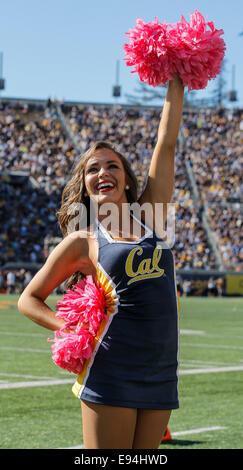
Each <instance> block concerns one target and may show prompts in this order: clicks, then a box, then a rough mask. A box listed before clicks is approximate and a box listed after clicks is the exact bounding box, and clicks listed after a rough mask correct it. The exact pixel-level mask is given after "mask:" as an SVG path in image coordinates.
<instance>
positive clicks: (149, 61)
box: [124, 17, 174, 87]
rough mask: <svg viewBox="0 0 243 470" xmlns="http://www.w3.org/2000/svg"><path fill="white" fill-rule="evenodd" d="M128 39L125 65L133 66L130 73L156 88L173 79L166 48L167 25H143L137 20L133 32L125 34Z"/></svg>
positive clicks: (141, 21) (157, 23)
mask: <svg viewBox="0 0 243 470" xmlns="http://www.w3.org/2000/svg"><path fill="white" fill-rule="evenodd" d="M125 36H127V37H129V39H130V41H129V43H128V44H124V50H125V52H126V56H125V60H126V65H128V66H133V67H134V70H133V71H132V73H134V72H137V73H138V75H139V78H140V80H141V81H143V82H145V83H148V85H152V86H153V87H156V86H157V85H165V84H166V82H167V80H168V79H173V72H174V70H173V69H172V64H171V61H170V56H169V53H168V52H169V51H168V48H167V41H168V25H166V24H165V23H159V20H158V17H156V19H155V21H151V22H150V23H145V22H144V21H143V20H142V19H141V18H137V21H136V27H135V29H134V30H132V29H129V33H125Z"/></svg>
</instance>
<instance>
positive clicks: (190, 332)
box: [180, 330, 206, 336]
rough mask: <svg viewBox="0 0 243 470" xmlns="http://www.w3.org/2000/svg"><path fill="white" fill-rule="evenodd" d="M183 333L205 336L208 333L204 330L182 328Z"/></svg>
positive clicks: (181, 332)
mask: <svg viewBox="0 0 243 470" xmlns="http://www.w3.org/2000/svg"><path fill="white" fill-rule="evenodd" d="M180 334H181V335H196V336H204V335H205V334H206V333H205V331H202V330H180Z"/></svg>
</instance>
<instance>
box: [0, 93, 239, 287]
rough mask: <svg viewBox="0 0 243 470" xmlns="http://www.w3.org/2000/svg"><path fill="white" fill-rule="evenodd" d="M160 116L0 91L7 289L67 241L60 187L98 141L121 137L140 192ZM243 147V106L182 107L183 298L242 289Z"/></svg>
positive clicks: (179, 209) (0, 264)
mask: <svg viewBox="0 0 243 470" xmlns="http://www.w3.org/2000/svg"><path fill="white" fill-rule="evenodd" d="M160 115H161V107H157V106H132V105H118V104H116V105H113V104H106V103H83V102H71V101H65V102H59V101H57V100H55V99H47V100H36V99H20V98H3V97H2V98H1V100H0V126H1V137H0V181H1V187H0V214H1V221H2V228H1V234H0V254H1V255H0V292H1V293H15V294H16V293H17V294H18V293H19V294H20V293H21V292H22V290H23V289H24V287H25V286H26V285H27V283H28V282H29V280H30V279H31V278H32V276H33V275H34V274H35V273H36V272H37V270H38V269H40V267H41V266H42V265H43V264H44V262H45V260H46V258H47V256H48V254H49V253H50V251H51V250H52V249H53V247H54V246H55V245H56V244H57V243H58V242H59V241H60V240H61V238H62V234H61V231H60V228H59V226H58V223H57V217H56V212H57V210H58V209H59V208H60V204H61V196H62V190H63V188H64V186H65V184H66V182H67V180H68V178H69V175H70V172H71V170H72V168H73V166H74V165H75V164H76V163H77V161H78V159H79V157H80V155H81V154H82V153H84V151H85V150H86V149H87V148H88V147H89V146H90V144H91V143H92V142H93V141H95V140H108V141H109V142H111V143H113V144H116V147H117V149H118V151H120V152H121V153H123V154H124V155H125V156H126V157H127V158H128V159H129V161H130V162H131V164H132V167H133V169H134V171H135V173H136V175H137V178H138V183H139V192H140V193H141V191H142V190H143V187H144V183H145V182H146V175H147V172H148V168H149V163H150V159H151V156H152V152H153V149H154V146H155V143H156V136H157V128H158V123H159V119H160ZM242 144H243V110H241V109H236V108H234V109H226V108H224V107H218V108H214V109H212V108H191V109H190V108H184V111H183V117H182V123H181V128H180V134H179V138H178V143H177V148H176V155H175V164H176V172H175V190H174V195H173V199H172V203H174V204H175V209H176V210H175V216H176V234H175V242H174V246H173V248H172V250H173V253H174V257H175V267H176V273H177V284H178V291H179V292H180V294H181V295H184V296H189V295H199V296H208V295H211V296H212V295H215V296H216V295H223V296H231V295H232V296H235V295H239V296H242V295H243V251H242V246H241V241H242V238H241V225H242V217H241V213H242V211H241V209H242V200H241V189H242V186H241V183H240V181H241V180H240V171H241V163H242V153H243V152H242V148H243V146H242ZM64 290H65V284H63V285H62V286H59V287H58V288H57V289H56V292H55V293H61V292H63V291H64Z"/></svg>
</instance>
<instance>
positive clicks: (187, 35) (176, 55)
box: [124, 10, 226, 91]
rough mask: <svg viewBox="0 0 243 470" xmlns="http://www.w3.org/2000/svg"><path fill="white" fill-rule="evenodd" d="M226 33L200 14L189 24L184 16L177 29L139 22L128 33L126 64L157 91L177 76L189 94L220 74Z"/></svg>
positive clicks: (196, 12)
mask: <svg viewBox="0 0 243 470" xmlns="http://www.w3.org/2000/svg"><path fill="white" fill-rule="evenodd" d="M223 33H224V31H223V30H222V29H220V30H217V29H215V26H214V23H213V22H212V21H210V22H208V23H206V21H205V19H204V17H203V15H201V13H199V12H198V11H197V10H195V11H194V13H193V14H192V15H191V16H190V22H189V23H188V22H187V21H186V20H185V18H184V17H183V16H182V17H181V21H180V22H178V23H177V24H176V25H172V24H169V23H168V24H165V23H159V21H158V18H156V21H154V22H150V23H145V22H144V21H143V20H142V19H140V18H138V19H137V25H136V27H135V29H134V30H132V29H130V30H129V33H126V36H127V37H128V38H129V43H128V44H124V50H125V52H126V56H125V60H126V64H127V65H128V66H133V67H134V70H133V71H132V72H133V73H134V72H138V74H139V78H140V80H141V81H143V82H145V83H148V84H149V85H152V86H154V87H155V86H157V85H165V84H166V82H167V81H168V80H172V79H173V76H174V73H175V72H177V73H178V74H179V76H180V77H181V79H182V82H183V85H184V86H188V90H189V91H190V90H193V89H195V90H198V89H201V88H205V87H206V86H207V83H208V81H209V80H211V79H212V78H215V77H216V76H217V75H218V74H219V72H220V68H221V63H222V60H223V58H224V54H225V48H226V46H225V42H224V40H223V39H222V38H221V35H222V34H223Z"/></svg>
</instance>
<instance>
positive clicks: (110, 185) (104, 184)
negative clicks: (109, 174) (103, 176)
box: [97, 183, 114, 189]
mask: <svg viewBox="0 0 243 470" xmlns="http://www.w3.org/2000/svg"><path fill="white" fill-rule="evenodd" d="M107 186H109V187H110V188H113V186H114V184H112V183H101V184H99V185H98V186H97V189H102V188H106V187H107Z"/></svg>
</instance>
